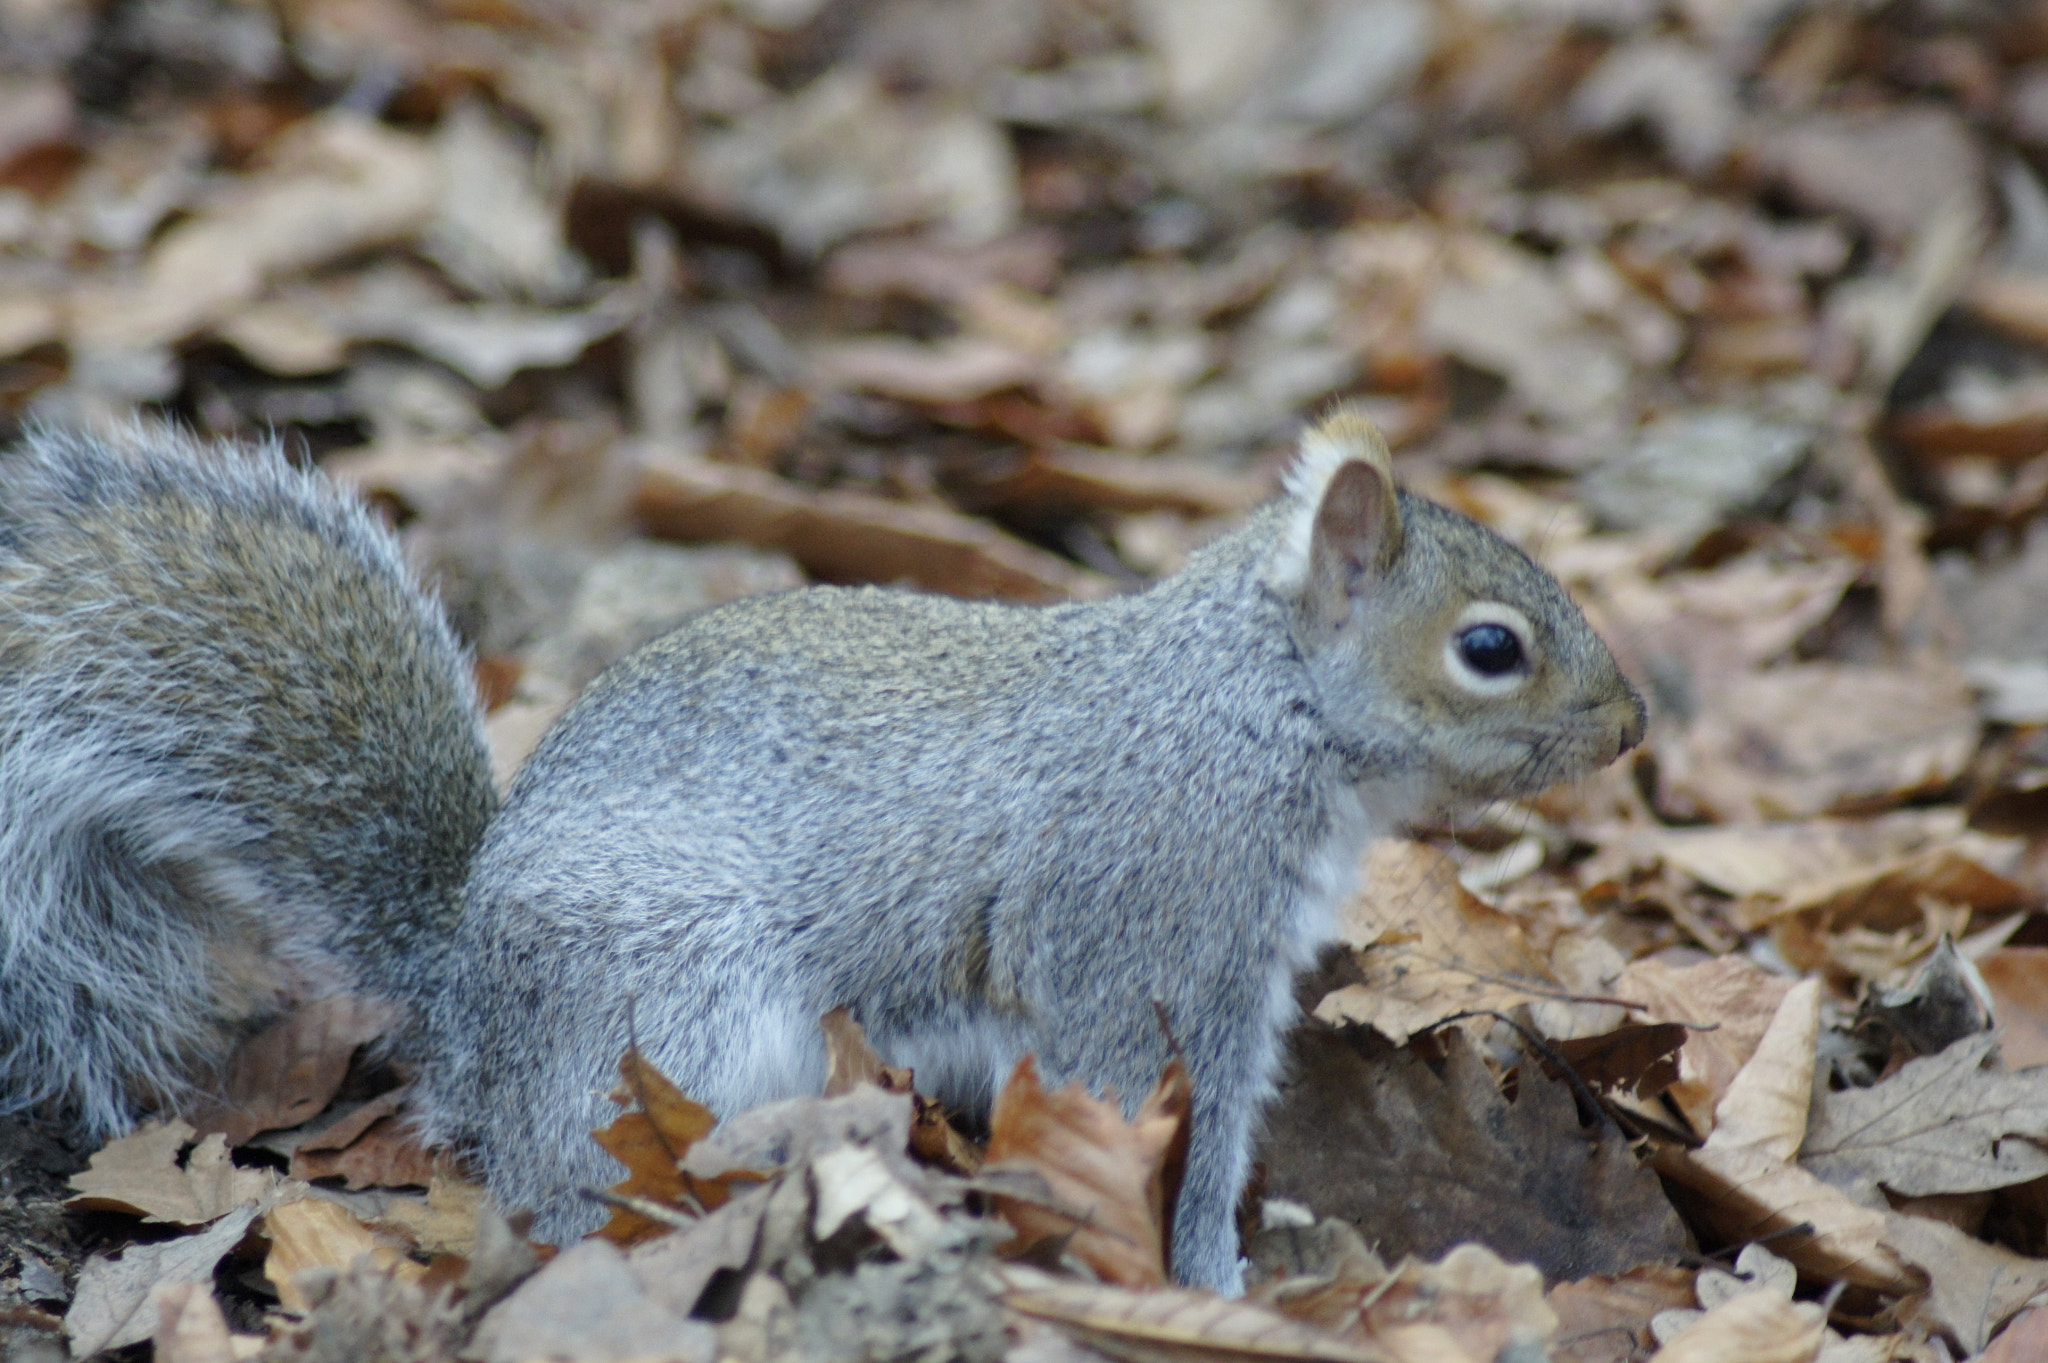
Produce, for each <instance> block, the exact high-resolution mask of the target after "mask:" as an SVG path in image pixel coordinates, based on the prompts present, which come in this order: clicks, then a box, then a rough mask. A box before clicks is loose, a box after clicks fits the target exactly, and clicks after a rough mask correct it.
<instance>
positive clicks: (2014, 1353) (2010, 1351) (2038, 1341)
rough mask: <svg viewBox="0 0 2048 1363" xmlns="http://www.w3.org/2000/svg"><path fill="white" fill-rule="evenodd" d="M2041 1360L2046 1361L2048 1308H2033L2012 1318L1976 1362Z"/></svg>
mask: <svg viewBox="0 0 2048 1363" xmlns="http://www.w3.org/2000/svg"><path fill="white" fill-rule="evenodd" d="M2043 1358H2048V1306H2036V1307H2033V1308H2032V1309H2030V1310H2027V1311H2022V1312H2021V1313H2020V1314H2019V1315H2017V1316H2014V1317H2013V1319H2012V1324H2010V1325H2008V1326H2006V1327H2005V1330H2004V1332H2003V1333H2002V1334H2000V1335H1999V1336H1998V1338H1996V1339H1994V1340H1992V1341H1991V1347H1989V1348H1987V1349H1986V1350H1985V1351H1984V1352H1983V1354H1981V1355H1980V1356H1979V1357H1978V1359H1977V1363H2039V1360H2041V1359H2043Z"/></svg>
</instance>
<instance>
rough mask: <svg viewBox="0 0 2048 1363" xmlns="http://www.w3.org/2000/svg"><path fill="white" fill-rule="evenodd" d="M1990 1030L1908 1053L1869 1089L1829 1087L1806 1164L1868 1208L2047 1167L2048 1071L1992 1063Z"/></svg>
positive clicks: (2005, 1182) (1997, 1183)
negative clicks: (1885, 1195) (1886, 1197)
mask: <svg viewBox="0 0 2048 1363" xmlns="http://www.w3.org/2000/svg"><path fill="white" fill-rule="evenodd" d="M1997 1044H1998V1042H1997V1038H1996V1037H1994V1036H1992V1035H1991V1034H1989V1033H1982V1034H1979V1035H1977V1036H1972V1037H1965V1038H1964V1039H1963V1040H1961V1041H1957V1042H1955V1043H1954V1044H1952V1045H1950V1046H1949V1047H1948V1048H1947V1049H1945V1050H1943V1051H1941V1052H1940V1053H1939V1054H1937V1055H1930V1056H1922V1057H1920V1058H1919V1059H1916V1060H1909V1061H1907V1062H1906V1063H1905V1064H1904V1065H1902V1066H1900V1067H1899V1070H1898V1072H1897V1073H1896V1074H1893V1075H1891V1076H1889V1077H1888V1078H1886V1079H1884V1080H1883V1081H1881V1082H1879V1083H1877V1084H1874V1085H1872V1086H1871V1087H1869V1088H1849V1089H1842V1090H1839V1091H1836V1092H1830V1093H1827V1094H1825V1095H1823V1096H1822V1097H1821V1099H1820V1111H1819V1112H1818V1113H1816V1114H1815V1116H1814V1118H1813V1122H1812V1125H1811V1127H1810V1128H1809V1129H1808V1131H1807V1133H1806V1141H1805V1144H1804V1145H1803V1146H1802V1147H1801V1148H1800V1152H1799V1162H1800V1163H1801V1164H1802V1165H1804V1166H1805V1167H1806V1168H1808V1169H1809V1170H1811V1171H1812V1172H1814V1173H1815V1174H1818V1175H1819V1176H1820V1177H1822V1178H1824V1179H1826V1180H1827V1181H1828V1182H1829V1183H1831V1184H1834V1185H1835V1186H1836V1187H1838V1188H1843V1189H1846V1190H1847V1191H1849V1193H1850V1194H1851V1195H1852V1196H1854V1197H1855V1198H1856V1199H1857V1200H1858V1201H1860V1202H1863V1203H1864V1204H1865V1205H1867V1206H1873V1207H1875V1206H1882V1205H1884V1204H1883V1202H1882V1199H1881V1197H1880V1195H1879V1193H1878V1189H1879V1188H1880V1187H1883V1188H1887V1189H1889V1190H1891V1191H1892V1192H1894V1193H1898V1194H1900V1195H1902V1196H1906V1197H1925V1196H1928V1195H1930V1194H1936V1193H1970V1192H1980V1191H1983V1190H1985V1189H1988V1188H2005V1187H2009V1186H2011V1185H2012V1184H2015V1183H2024V1182H2026V1181H2027V1180H2029V1179H2033V1178H2039V1177H2041V1176H2042V1175H2044V1174H2048V1149H2043V1148H2042V1146H2041V1145H2039V1144H2037V1143H2036V1142H2037V1141H2041V1140H2048V1070H2039V1071H2032V1072H2028V1073H2023V1074H2013V1073H2010V1072H2006V1071H2001V1070H1995V1069H1987V1068H1986V1067H1985V1061H1986V1060H1987V1059H1988V1058H1989V1057H1990V1055H1991V1053H1992V1052H1993V1050H1994V1049H1996V1047H1997Z"/></svg>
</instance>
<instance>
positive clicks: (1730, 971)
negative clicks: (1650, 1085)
mask: <svg viewBox="0 0 2048 1363" xmlns="http://www.w3.org/2000/svg"><path fill="white" fill-rule="evenodd" d="M1791 987H1792V985H1791V982H1790V981H1789V980H1787V979H1785V978H1784V977H1783V976H1781V975H1773V974H1772V973H1771V972H1769V971H1768V970H1765V969H1764V968H1763V967H1762V966H1759V965H1757V964H1755V963H1754V962H1751V961H1749V960H1746V959H1744V958H1743V957H1740V956H1723V957H1719V958H1717V959H1715V960H1711V961H1702V962H1701V963H1700V964H1698V965H1693V966H1683V967H1678V966H1673V965H1671V964H1669V963H1668V962H1665V961H1660V960H1658V959H1656V958H1654V957H1651V958H1648V959H1645V960H1640V961H1632V962H1630V963H1629V966H1628V968H1627V969H1626V970H1624V971H1623V972H1622V975H1621V978H1620V979H1619V980H1618V981H1616V982H1615V985H1614V990H1613V992H1614V994H1615V996H1616V997H1617V998H1624V999H1628V1000H1629V1001H1631V1002H1633V1003H1638V1004H1641V1005H1642V1006H1643V1010H1644V1012H1645V1013H1646V1014H1647V1015H1648V1016H1650V1017H1652V1018H1656V1019H1659V1020H1662V1021H1666V1022H1676V1023H1680V1024H1683V1025H1684V1026H1686V1027H1687V1028H1688V1031H1687V1034H1686V1038H1685V1044H1684V1045H1683V1046H1681V1047H1680V1048H1679V1051H1678V1082H1676V1083H1675V1084H1673V1085H1672V1086H1671V1087H1670V1088H1669V1089H1667V1090H1665V1096H1666V1097H1667V1098H1668V1099H1670V1101H1672V1102H1674V1103H1676V1104H1678V1107H1679V1110H1680V1111H1681V1112H1683V1113H1684V1114H1685V1117H1686V1120H1687V1121H1688V1122H1690V1123H1691V1124H1692V1128H1693V1130H1694V1131H1695V1132H1696V1133H1698V1134H1699V1135H1702V1136H1705V1135H1707V1134H1708V1133H1709V1132H1711V1131H1712V1130H1713V1129H1714V1109H1715V1108H1716V1107H1717V1106H1719V1104H1720V1102H1721V1099H1722V1097H1723V1096H1724V1095H1725V1094H1726V1093H1727V1091H1728V1085H1729V1084H1730V1082H1732V1081H1733V1080H1734V1078H1735V1076H1736V1075H1737V1074H1738V1073H1739V1072H1740V1071H1741V1069H1742V1067H1743V1066H1744V1065H1745V1064H1747V1063H1748V1062H1749V1058H1750V1056H1751V1055H1752V1054H1754V1053H1755V1051H1756V1047H1757V1043H1758V1042H1759V1041H1760V1040H1762V1039H1763V1034H1764V1031H1765V1029H1766V1028H1768V1027H1769V1026H1770V1025H1771V1019H1772V1017H1773V1016H1775V1015H1776V1013H1777V1011H1778V1005H1779V1003H1780V1002H1782V1001H1783V999H1784V997H1785V993H1786V991H1787V990H1789V989H1790V988H1791Z"/></svg>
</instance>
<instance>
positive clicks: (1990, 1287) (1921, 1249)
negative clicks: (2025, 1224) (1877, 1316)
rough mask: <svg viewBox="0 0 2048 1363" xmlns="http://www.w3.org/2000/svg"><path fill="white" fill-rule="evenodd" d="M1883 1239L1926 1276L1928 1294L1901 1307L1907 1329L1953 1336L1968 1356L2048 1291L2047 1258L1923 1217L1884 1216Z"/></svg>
mask: <svg viewBox="0 0 2048 1363" xmlns="http://www.w3.org/2000/svg"><path fill="white" fill-rule="evenodd" d="M1885 1223H1886V1225H1885V1239H1886V1241H1887V1242H1888V1243H1889V1244H1890V1245H1891V1246H1892V1247H1893V1248H1894V1249H1896V1250H1897V1251H1898V1253H1899V1254H1900V1255H1901V1256H1903V1257H1904V1258H1905V1259H1906V1261H1907V1262H1908V1263H1911V1264H1913V1265H1914V1266H1916V1267H1917V1268H1919V1269H1920V1270H1921V1271H1922V1272H1924V1273H1925V1274H1926V1275H1927V1278H1928V1288H1927V1294H1926V1296H1924V1297H1921V1298H1919V1299H1917V1300H1915V1301H1911V1302H1908V1303H1906V1304H1905V1305H1904V1306H1902V1307H1901V1309H1900V1312H1899V1315H1900V1318H1901V1320H1902V1321H1903V1322H1905V1323H1907V1324H1917V1325H1919V1326H1920V1327H1921V1328H1923V1329H1930V1330H1939V1331H1941V1332H1943V1333H1946V1334H1949V1335H1952V1336H1954V1337H1955V1339H1956V1341H1957V1342H1958V1343H1960V1344H1961V1345H1962V1346H1963V1352H1964V1353H1965V1354H1974V1353H1976V1352H1977V1351H1978V1350H1979V1349H1982V1348H1983V1347H1984V1344H1985V1342H1986V1341H1987V1340H1988V1339H1990V1337H1991V1335H1992V1333H1993V1332H1994V1331H1996V1330H1997V1329H1998V1327H1999V1326H2001V1325H2003V1324H2004V1323H2005V1322H2006V1321H2007V1320H2010V1319H2011V1318H2012V1316H2013V1315H2014V1314H2015V1313H2016V1312H2017V1311H2018V1310H2019V1309H2020V1308H2021V1307H2023V1306H2025V1305H2027V1304H2028V1303H2029V1302H2030V1301H2032V1300H2033V1299H2034V1298H2035V1297H2037V1296H2039V1295H2040V1294H2041V1293H2042V1292H2044V1291H2048V1259H2029V1258H2026V1257H2025V1256H2023V1255H2019V1254H2014V1253H2013V1252H2012V1251H2011V1250H2009V1249H2006V1248H2004V1247H2003V1246H2000V1245H1991V1244H1986V1243H1985V1242H1984V1241H1982V1240H1979V1239H1977V1238H1976V1237H1974V1236H1970V1235H1965V1234H1963V1232H1961V1231H1959V1230H1957V1229H1956V1228H1955V1227H1954V1226H1951V1225H1948V1224H1946V1223H1945V1222H1941V1221H1931V1220H1929V1219H1927V1218H1926V1217H1923V1216H1908V1215H1905V1214H1903V1213H1900V1212H1887V1213H1885Z"/></svg>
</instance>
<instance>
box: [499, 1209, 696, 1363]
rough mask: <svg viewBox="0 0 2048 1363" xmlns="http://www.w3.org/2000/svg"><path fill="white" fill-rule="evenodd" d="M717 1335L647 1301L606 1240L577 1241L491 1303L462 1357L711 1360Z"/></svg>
mask: <svg viewBox="0 0 2048 1363" xmlns="http://www.w3.org/2000/svg"><path fill="white" fill-rule="evenodd" d="M717 1351H718V1336H717V1334H716V1332H714V1331H713V1330H712V1328H711V1327H710V1326H709V1325H707V1324H705V1323H704V1322H703V1321H693V1320H684V1319H682V1318H680V1317H678V1316H676V1315H674V1314H672V1313H671V1312H669V1311H666V1310H664V1309H662V1308H661V1307H660V1306H658V1305H656V1304H655V1303H654V1302H653V1301H651V1300H649V1299H648V1296H647V1294H646V1292H645V1291H643V1290H642V1288H641V1287H640V1284H639V1282H638V1281H637V1280H636V1279H635V1278H634V1276H633V1273H632V1270H631V1269H630V1268H629V1267H628V1265H627V1262H626V1256H625V1255H624V1254H622V1253H621V1252H620V1251H619V1249H618V1247H617V1246H616V1245H613V1244H612V1243H610V1242H609V1241H607V1240H603V1239H597V1238H592V1239H588V1240H579V1241H578V1242H576V1243H575V1244H574V1245H571V1246H570V1247H569V1248H567V1249H565V1250H564V1251H562V1253H560V1254H558V1255H556V1256H555V1258H554V1260H553V1261H552V1262H551V1263H549V1264H548V1265H546V1266H545V1267H544V1268H542V1269H541V1271H540V1272H538V1273H536V1274H534V1275H533V1276H532V1277H530V1278H528V1279H527V1280H526V1281H525V1282H523V1283H521V1284H520V1285H519V1287H518V1288H517V1289H516V1290H515V1291H514V1292H513V1293H512V1295H510V1296H509V1297H507V1298H505V1300H503V1301H501V1302H499V1303H498V1304H497V1305H496V1306H494V1307H492V1308H491V1310H490V1312H489V1313H488V1314H486V1315H485V1316H484V1318H483V1320H482V1322H481V1323H479V1324H478V1326H477V1331H476V1337H475V1340H474V1341H473V1342H472V1344H471V1345H470V1347H469V1349H467V1350H465V1351H464V1353H465V1355H466V1356H471V1357H475V1358H478V1359H481V1360H483V1363H526V1360H530V1359H535V1358H569V1359H591V1360H597V1359H616V1358H633V1357H644V1358H658V1359H662V1360H673V1363H711V1360H712V1359H713V1358H714V1357H715V1356H716V1355H717Z"/></svg>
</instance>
